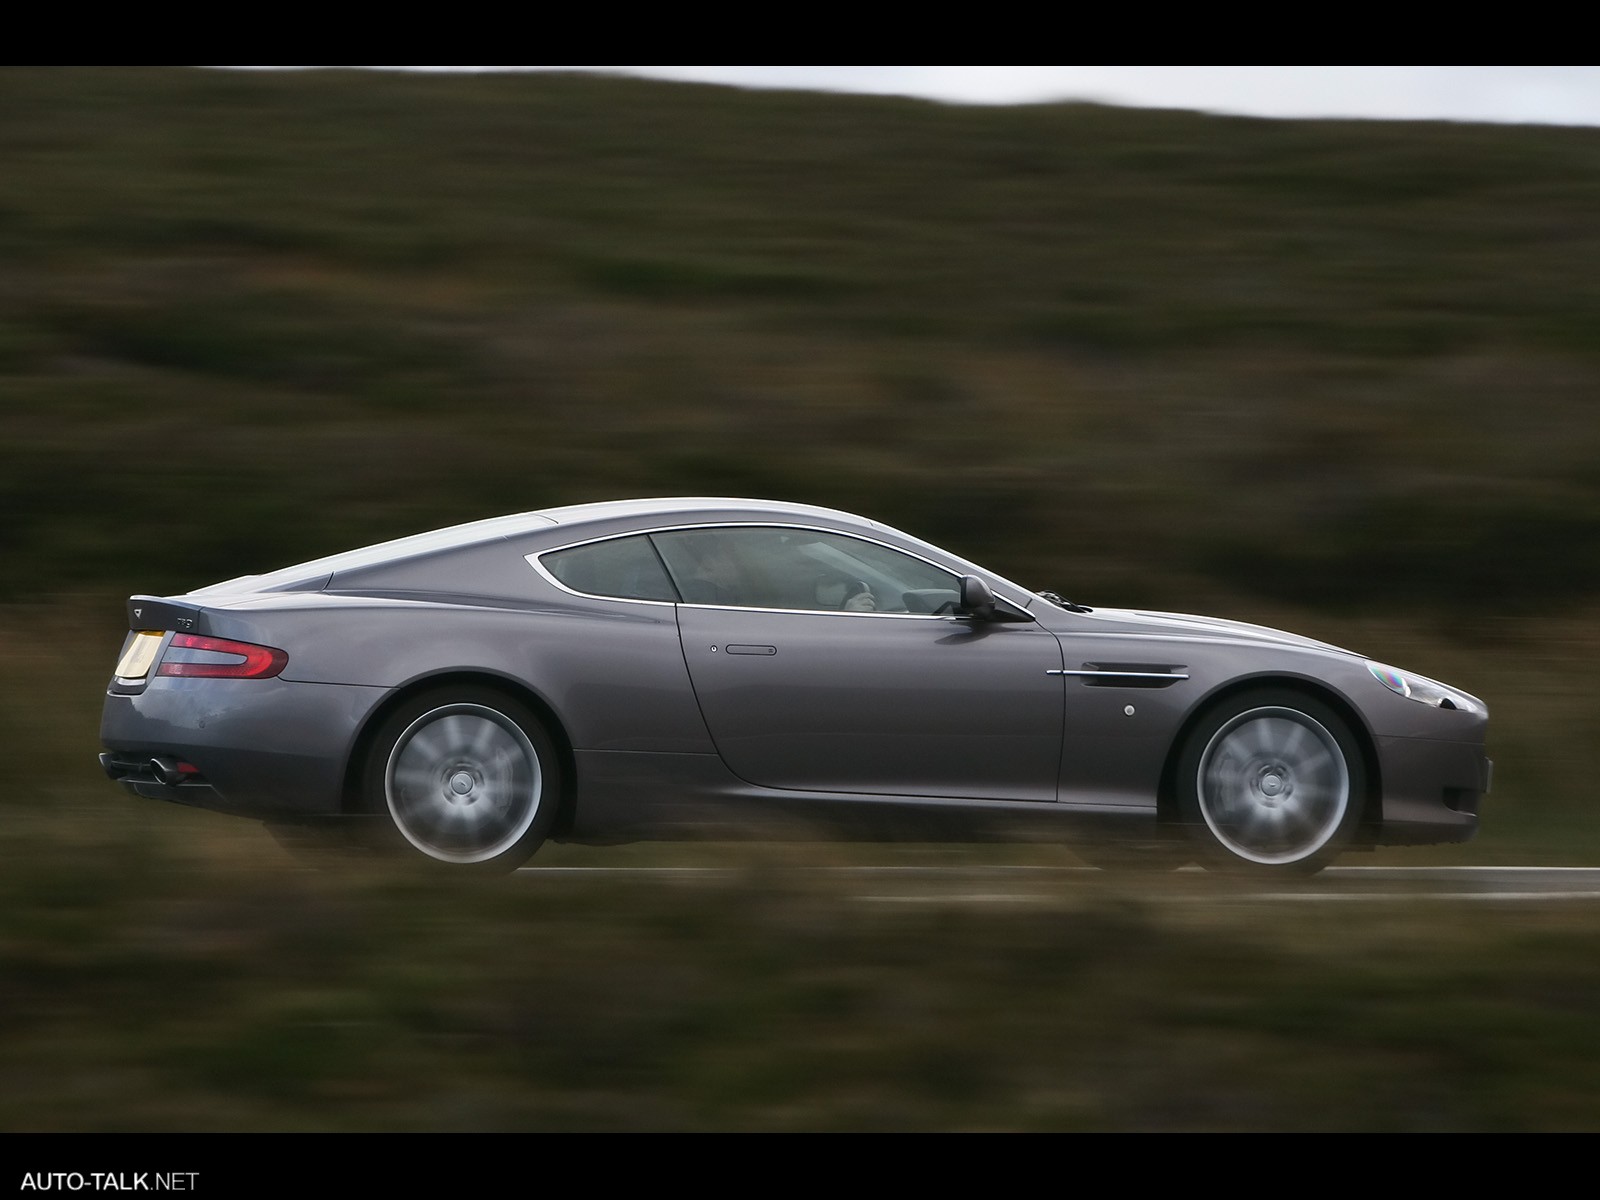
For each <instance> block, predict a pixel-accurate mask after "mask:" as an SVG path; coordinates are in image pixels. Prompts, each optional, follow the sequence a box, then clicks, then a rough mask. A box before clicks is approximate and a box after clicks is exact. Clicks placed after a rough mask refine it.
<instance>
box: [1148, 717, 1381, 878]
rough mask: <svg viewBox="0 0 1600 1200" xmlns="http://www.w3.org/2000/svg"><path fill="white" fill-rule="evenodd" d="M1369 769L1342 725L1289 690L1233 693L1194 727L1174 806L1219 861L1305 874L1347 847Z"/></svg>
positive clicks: (1208, 853) (1180, 765)
mask: <svg viewBox="0 0 1600 1200" xmlns="http://www.w3.org/2000/svg"><path fill="white" fill-rule="evenodd" d="M1365 797H1366V771H1365V768H1364V766H1363V762H1362V757H1361V751H1360V747H1359V746H1358V744H1357V743H1356V740H1355V737H1354V735H1353V734H1352V733H1351V731H1350V728H1349V726H1348V725H1347V724H1346V722H1345V721H1344V720H1343V719H1342V718H1341V717H1340V716H1339V715H1338V714H1337V713H1336V712H1334V711H1333V709H1332V708H1330V707H1329V706H1328V705H1326V704H1323V703H1322V702H1320V701H1318V700H1315V699H1312V698H1311V697H1309V696H1304V695H1300V694H1299V693H1296V692H1291V691H1266V690H1263V691H1259V692H1250V693H1246V694H1244V695H1241V696H1237V697H1235V698H1234V699H1233V700H1231V701H1229V702H1227V703H1225V704H1223V705H1221V706H1219V707H1218V708H1217V709H1215V710H1214V711H1212V712H1211V713H1210V714H1208V716H1207V717H1206V719H1205V720H1203V721H1201V723H1200V724H1199V725H1198V726H1197V727H1196V728H1195V730H1194V731H1193V733H1192V734H1191V735H1190V738H1189V740H1188V742H1187V743H1185V746H1184V749H1183V752H1182V755H1181V757H1180V758H1179V761H1178V800H1179V805H1180V807H1181V808H1182V810H1183V816H1184V821H1185V823H1186V824H1187V825H1188V827H1189V830H1190V833H1191V834H1192V835H1193V836H1194V837H1195V838H1196V839H1197V840H1198V841H1199V842H1200V844H1201V846H1202V848H1203V849H1204V851H1205V852H1206V857H1207V858H1208V859H1209V861H1210V862H1211V863H1212V864H1213V865H1220V866H1224V867H1233V868H1238V869H1255V870H1273V871H1279V872H1287V873H1293V874H1304V875H1309V874H1312V873H1314V872H1316V871H1320V870H1321V869H1322V868H1323V867H1324V866H1326V865H1327V864H1328V863H1329V862H1330V861H1332V859H1333V858H1334V857H1335V856H1336V855H1337V854H1338V853H1339V851H1340V850H1342V849H1343V848H1344V846H1345V845H1346V843H1348V842H1349V840H1350V838H1351V836H1352V834H1354V832H1355V830H1356V826H1357V825H1358V824H1359V823H1360V820H1361V809H1362V804H1363V801H1364V800H1365Z"/></svg>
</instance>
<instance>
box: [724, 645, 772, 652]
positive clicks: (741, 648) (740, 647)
mask: <svg viewBox="0 0 1600 1200" xmlns="http://www.w3.org/2000/svg"><path fill="white" fill-rule="evenodd" d="M724 649H725V650H727V652H728V653H729V654H776V653H777V652H778V648H777V647H776V646H750V645H740V644H734V645H732V646H725V647H724Z"/></svg>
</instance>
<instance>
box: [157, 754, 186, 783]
mask: <svg viewBox="0 0 1600 1200" xmlns="http://www.w3.org/2000/svg"><path fill="white" fill-rule="evenodd" d="M150 773H151V774H152V775H154V776H155V777H156V779H158V780H159V781H160V782H162V783H164V784H166V785H167V786H168V787H177V786H178V785H179V784H180V783H182V782H183V771H182V770H181V769H180V768H179V766H178V760H177V759H175V758H152V759H151V760H150Z"/></svg>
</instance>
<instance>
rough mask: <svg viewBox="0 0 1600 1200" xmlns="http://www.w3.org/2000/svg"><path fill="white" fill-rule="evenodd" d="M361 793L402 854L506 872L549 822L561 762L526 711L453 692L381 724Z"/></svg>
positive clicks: (476, 691) (484, 694)
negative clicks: (381, 820)
mask: <svg viewBox="0 0 1600 1200" xmlns="http://www.w3.org/2000/svg"><path fill="white" fill-rule="evenodd" d="M362 789H363V799H364V801H365V804H366V807H367V810H368V811H369V812H371V813H373V814H374V815H376V816H379V817H381V818H384V822H383V823H384V827H385V828H386V829H387V830H388V831H389V833H390V834H391V835H392V836H391V837H390V839H389V840H390V841H391V842H392V844H393V845H394V846H395V847H396V848H397V849H399V850H401V851H402V852H406V853H409V854H411V855H412V856H418V855H420V856H421V857H423V858H426V859H430V860H432V861H434V862H437V863H441V864H444V865H447V866H449V867H451V868H452V869H455V870H457V871H476V872H497V871H511V870H515V869H516V868H517V867H519V866H521V865H522V864H523V863H525V862H526V861H527V860H528V859H529V858H530V857H532V855H533V853H534V851H535V850H537V849H538V848H539V846H540V845H541V844H542V843H543V842H544V839H545V837H546V836H547V835H548V834H549V832H550V829H551V828H552V826H553V825H554V823H555V818H556V809H557V805H558V801H559V797H560V795H561V760H560V757H559V756H558V755H557V753H556V750H555V744H554V743H553V742H552V740H551V738H550V735H549V734H548V733H547V732H546V731H545V728H544V726H543V725H542V724H541V723H540V721H539V720H538V718H537V717H535V716H534V715H533V714H532V713H531V712H529V711H528V709H527V708H526V707H525V706H524V705H522V704H519V703H518V702H517V701H515V700H513V699H511V698H510V697H509V696H506V695H504V694H502V693H500V692H496V691H493V690H492V689H489V688H452V689H450V690H448V691H438V692H430V693H427V694H425V695H421V696H417V697H414V698H413V699H411V700H408V701H406V703H404V704H402V705H401V706H400V707H399V708H398V709H396V710H395V711H394V712H393V713H391V714H390V715H389V716H388V717H387V718H386V719H385V720H384V723H383V725H382V726H381V727H380V728H379V730H378V733H377V736H376V737H375V738H374V739H373V742H372V747H371V750H370V751H369V753H368V755H367V762H366V768H365V772H364V774H363V776H362Z"/></svg>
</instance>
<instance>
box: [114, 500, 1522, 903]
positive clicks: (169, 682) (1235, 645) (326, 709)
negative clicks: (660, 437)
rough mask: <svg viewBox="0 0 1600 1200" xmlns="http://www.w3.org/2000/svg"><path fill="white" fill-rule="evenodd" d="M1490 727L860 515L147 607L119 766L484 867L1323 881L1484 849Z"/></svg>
mask: <svg viewBox="0 0 1600 1200" xmlns="http://www.w3.org/2000/svg"><path fill="white" fill-rule="evenodd" d="M1487 720H1488V713H1487V709H1486V707H1485V705H1484V704H1483V702H1482V701H1480V700H1478V699H1477V698H1476V697H1474V696H1471V695H1469V694H1468V693H1466V692H1463V691H1460V690H1458V689H1455V688H1451V687H1448V686H1446V685H1443V684H1440V683H1437V682H1435V681H1433V680H1430V679H1426V678H1424V677H1422V676H1417V675H1413V674H1410V673H1409V672H1401V671H1398V670H1395V669H1394V668H1391V667H1388V666H1385V665H1383V664H1379V663H1374V662H1372V661H1371V660H1369V659H1367V658H1365V657H1364V656H1362V655H1360V654H1356V653H1353V652H1350V651H1347V650H1341V649H1339V648H1337V647H1334V646H1329V645H1326V644H1323V643H1320V642H1316V641H1312V640H1310V639H1307V638H1303V637H1298V636H1295V635H1293V634H1289V633H1284V632H1280V631H1277V630H1272V629H1266V628H1263V627H1260V626H1254V625H1247V624H1243V623H1239V622H1233V621H1225V620H1217V619H1212V618H1204V617H1195V616H1187V615H1178V614H1170V613H1150V612H1139V611H1131V610H1110V609H1090V608H1087V607H1085V606H1082V605H1077V604H1072V603H1070V602H1067V601H1064V600H1062V599H1061V598H1060V597H1057V596H1054V595H1053V594H1051V593H1038V592H1033V591H1029V590H1027V589H1025V588H1022V587H1020V586H1018V585H1016V584H1013V583H1011V582H1010V581H1009V580H1006V579H1004V578H1002V577H1001V576H998V575H996V574H994V573H992V572H989V571H987V570H985V569H983V568H982V567H979V566H976V565H975V564H973V563H970V562H967V561H965V560H963V559H961V558H959V557H957V556H955V555H952V554H950V553H948V552H946V551H944V550H941V549H939V548H938V547H936V546H932V545H930V544H928V543H926V542H923V541H921V540H919V539H917V538H915V537H912V536H910V535H908V534H905V533H902V532H900V531H898V530H895V529H892V528H889V527H888V526H885V525H883V524H880V523H878V522H875V521H872V520H869V519H866V518H863V517H857V516H852V515H850V514H848V513H843V512H837V511H834V510H831V509H824V508H816V507H812V506H808V505H798V504H784V503H778V502H768V501H755V500H739V499H716V498H712V499H660V500H629V501H618V502H612V503H601V504H588V505H578V506H573V507H567V508H552V509H546V510H543V511H539V512H531V513H524V514H520V515H517V516H510V517H501V518H496V519H492V520H487V521H479V522H475V523H473V524H468V525H462V526H457V527H454V528H451V529H444V530H439V531H436V532H433V533H426V534H421V535H418V536H415V537H410V538H403V539H400V540H399V541H394V542H388V543H384V544H382V545H378V546H372V547H368V548H365V549H361V550H355V551H351V552H349V553H346V554H340V555H335V556H333V557H331V558H324V559H319V560H316V561H313V562H308V563H303V564H300V565H298V566H293V567H287V568H283V569H281V570H277V571H273V572H271V573H270V574H265V575H258V576H248V577H244V578H240V579H234V580H230V581H228V582H225V583H219V584H215V585H212V586H210V587H204V588H200V589H198V590H196V591H193V592H190V593H188V594H186V595H181V596H169V597H154V596H134V597H132V598H131V599H130V600H129V601H128V634H127V637H126V640H125V643H124V646H123V652H122V655H121V657H120V659H119V661H118V664H117V666H116V668H115V673H114V676H113V678H112V680H111V682H110V684H109V685H108V688H107V691H106V698H105V708H104V716H103V720H102V725H101V735H100V736H101V744H102V747H103V752H102V753H101V755H100V759H101V763H102V765H103V766H104V768H105V770H106V772H107V773H108V774H109V775H110V776H111V778H113V779H114V780H116V781H118V782H119V783H121V784H122V785H123V786H124V787H125V788H126V789H128V790H129V791H131V792H133V793H135V794H137V795H140V796H144V797H149V798H155V799H163V800H170V801H176V802H179V803H184V804H191V805H198V806H201V807H205V808H210V809H215V810H217V811H221V812H229V813H235V814H238V815H241V816H247V817H251V818H254V819H257V820H261V821H265V822H267V823H268V824H269V825H271V826H272V827H274V828H275V829H277V830H279V831H284V832H292V831H294V830H308V829H314V828H335V829H357V830H370V831H374V832H376V833H378V834H380V835H382V836H383V837H384V838H386V839H387V840H389V841H390V842H392V843H393V844H394V845H395V846H396V847H398V848H400V849H401V850H403V851H404V852H406V853H409V854H412V855H414V856H416V857H418V858H419V859H422V860H430V861H433V862H437V863H442V864H448V865H450V866H453V867H456V868H461V869H476V870H504V869H508V868H511V867H514V866H516V865H517V864H519V863H521V862H523V861H525V860H526V859H527V858H528V857H529V856H530V855H532V854H533V853H534V851H535V850H537V848H538V847H539V845H540V844H542V843H543V842H545V841H546V840H550V839H555V840H561V841H577V842H591V843H608V842H618V841H626V840H634V839H644V838H679V837H688V836H721V835H726V834H729V833H733V832H740V831H745V830H750V829H754V830H756V831H762V830H766V831H772V830H775V829H779V828H782V829H784V830H786V831H792V830H793V829H795V828H802V829H834V828H845V829H848V830H851V831H854V832H857V833H861V832H866V833H867V834H869V835H871V836H880V835H892V836H912V837H949V836H960V837H985V838H994V837H999V838H1007V837H1028V838H1037V837H1039V836H1041V835H1044V836H1060V837H1062V838H1067V839H1076V838H1078V837H1079V835H1081V834H1082V833H1083V832H1084V831H1089V830H1093V831H1096V832H1097V834H1099V835H1101V836H1102V837H1103V836H1104V835H1105V833H1106V832H1107V831H1110V832H1111V834H1112V836H1113V838H1114V839H1116V834H1117V832H1118V831H1121V832H1122V833H1123V834H1124V835H1125V836H1124V837H1122V838H1120V839H1116V840H1115V843H1114V844H1119V845H1128V846H1142V847H1145V848H1155V849H1159V850H1160V851H1161V852H1162V853H1164V854H1166V855H1167V856H1168V857H1175V858H1182V857H1188V856H1193V857H1196V858H1198V859H1199V860H1201V861H1205V862H1209V863H1212V864H1214V865H1224V866H1236V867H1242V868H1247V869H1256V870H1276V871H1280V872H1302V873H1303V872H1308V871H1314V870H1316V869H1318V868H1320V867H1321V866H1323V865H1325V864H1326V863H1327V862H1329V861H1331V860H1332V859H1333V858H1334V857H1335V856H1336V855H1337V854H1339V853H1340V852H1341V851H1342V850H1344V849H1346V848H1349V847H1354V846H1373V845H1379V844H1414V843H1422V842H1452V841H1464V840H1466V839H1468V838H1470V837H1471V836H1472V835H1473V834H1474V833H1475V831H1476V829H1477V826H1478V809H1479V802H1480V798H1481V797H1482V795H1483V794H1484V793H1486V792H1487V790H1488V787H1489V773H1490V764H1489V762H1488V760H1487V758H1485V756H1484V737H1485V730H1486V726H1487ZM1078 844H1080V843H1079V842H1078V841H1076V840H1075V841H1074V845H1078ZM1085 844H1088V843H1085Z"/></svg>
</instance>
